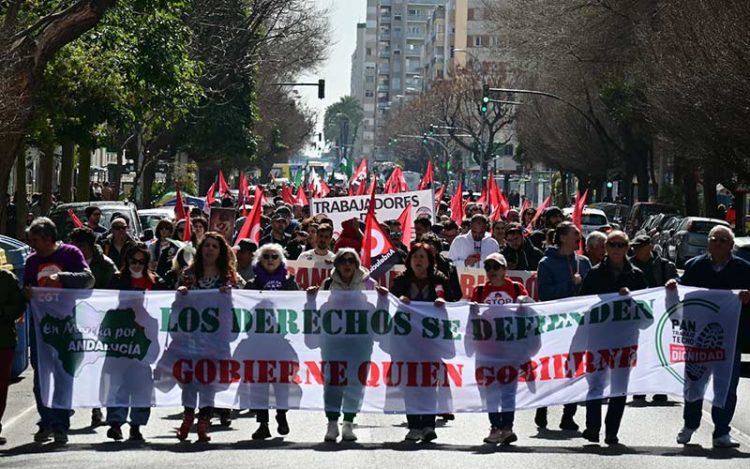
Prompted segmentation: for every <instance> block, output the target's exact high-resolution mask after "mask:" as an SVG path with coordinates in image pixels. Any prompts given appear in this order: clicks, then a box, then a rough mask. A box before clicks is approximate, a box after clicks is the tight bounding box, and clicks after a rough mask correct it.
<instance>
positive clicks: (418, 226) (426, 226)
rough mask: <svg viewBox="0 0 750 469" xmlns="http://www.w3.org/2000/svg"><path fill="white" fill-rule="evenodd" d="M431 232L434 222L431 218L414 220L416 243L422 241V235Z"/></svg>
mask: <svg viewBox="0 0 750 469" xmlns="http://www.w3.org/2000/svg"><path fill="white" fill-rule="evenodd" d="M430 231H432V221H431V220H430V219H429V218H417V219H416V220H414V242H419V241H421V240H422V235H424V234H425V233H429V232H430ZM407 251H408V249H407Z"/></svg>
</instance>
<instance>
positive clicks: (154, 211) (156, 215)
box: [138, 207, 175, 230]
mask: <svg viewBox="0 0 750 469" xmlns="http://www.w3.org/2000/svg"><path fill="white" fill-rule="evenodd" d="M138 218H139V219H140V220H141V226H142V227H143V229H144V230H148V229H151V230H156V225H158V224H159V222H160V221H161V220H162V219H164V218H166V219H167V220H171V221H174V218H175V215H174V208H173V207H162V208H146V209H143V210H138Z"/></svg>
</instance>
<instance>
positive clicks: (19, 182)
mask: <svg viewBox="0 0 750 469" xmlns="http://www.w3.org/2000/svg"><path fill="white" fill-rule="evenodd" d="M27 213H29V207H28V202H27V199H26V151H25V149H24V146H23V145H21V147H20V148H19V149H18V155H17V156H16V232H15V233H14V234H13V236H14V237H15V238H16V239H23V237H24V234H25V233H24V231H25V230H26V214H27Z"/></svg>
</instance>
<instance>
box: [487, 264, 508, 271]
mask: <svg viewBox="0 0 750 469" xmlns="http://www.w3.org/2000/svg"><path fill="white" fill-rule="evenodd" d="M504 268H505V266H502V265H500V264H498V263H497V262H488V263H486V264H484V270H486V271H492V270H503V269H504Z"/></svg>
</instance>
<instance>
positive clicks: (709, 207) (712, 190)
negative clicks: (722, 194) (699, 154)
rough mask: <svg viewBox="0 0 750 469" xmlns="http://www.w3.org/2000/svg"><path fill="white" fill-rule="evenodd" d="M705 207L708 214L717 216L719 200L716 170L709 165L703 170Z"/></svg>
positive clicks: (713, 216) (708, 215) (710, 216)
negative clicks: (717, 196)
mask: <svg viewBox="0 0 750 469" xmlns="http://www.w3.org/2000/svg"><path fill="white" fill-rule="evenodd" d="M703 209H704V212H705V213H706V216H707V217H709V218H716V215H717V213H718V202H717V198H716V170H715V169H714V168H713V167H707V168H705V170H704V171H703Z"/></svg>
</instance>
